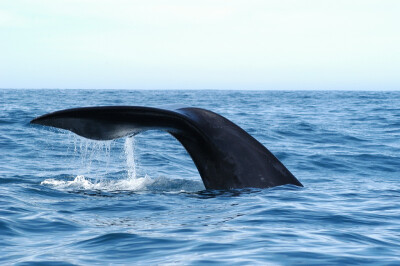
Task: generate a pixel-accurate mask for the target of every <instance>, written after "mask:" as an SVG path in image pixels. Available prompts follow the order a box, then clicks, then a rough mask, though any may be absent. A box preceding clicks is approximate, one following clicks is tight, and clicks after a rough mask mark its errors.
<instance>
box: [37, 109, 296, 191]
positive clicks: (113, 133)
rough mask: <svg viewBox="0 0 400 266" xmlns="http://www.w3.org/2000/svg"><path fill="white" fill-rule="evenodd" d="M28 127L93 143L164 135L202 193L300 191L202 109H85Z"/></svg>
mask: <svg viewBox="0 0 400 266" xmlns="http://www.w3.org/2000/svg"><path fill="white" fill-rule="evenodd" d="M31 123H32V124H39V125H44V126H51V127H56V128H61V129H66V130H69V131H72V132H74V133H76V134H78V135H80V136H83V137H85V138H89V139H94V140H111V139H116V138H122V137H126V136H132V135H135V134H138V133H140V132H143V131H146V130H152V129H157V130H163V131H166V132H168V133H170V134H171V135H172V136H174V137H175V138H176V139H177V140H178V141H179V142H180V143H181V144H182V145H183V146H184V147H185V149H186V150H187V152H188V153H189V155H190V156H191V157H192V159H193V161H194V163H195V165H196V167H197V169H198V171H199V173H200V176H201V178H202V180H203V183H204V186H205V187H206V188H207V189H236V188H247V187H253V188H268V187H275V186H280V185H285V184H293V185H296V186H303V185H302V184H301V183H300V182H299V181H298V180H297V179H296V177H294V176H293V174H292V173H291V172H290V171H289V170H288V169H287V168H286V167H285V166H284V165H283V164H282V163H281V162H280V161H279V160H278V159H277V158H276V157H275V156H274V155H273V154H272V153H271V152H270V151H269V150H268V149H267V148H266V147H264V146H263V145H262V144H261V143H260V142H258V141H257V140H256V139H255V138H253V137H252V136H250V135H249V134H248V133H247V132H246V131H244V130H243V129H241V128H240V127H239V126H237V125H236V124H234V123H232V122H231V121H229V120H228V119H226V118H225V117H223V116H221V115H218V114H216V113H214V112H211V111H209V110H205V109H201V108H191V107H190V108H179V109H176V110H167V109H160V108H152V107H141V106H102V107H84V108H75V109H67V110H62V111H57V112H54V113H49V114H46V115H43V116H40V117H37V118H35V119H33V120H32V121H31Z"/></svg>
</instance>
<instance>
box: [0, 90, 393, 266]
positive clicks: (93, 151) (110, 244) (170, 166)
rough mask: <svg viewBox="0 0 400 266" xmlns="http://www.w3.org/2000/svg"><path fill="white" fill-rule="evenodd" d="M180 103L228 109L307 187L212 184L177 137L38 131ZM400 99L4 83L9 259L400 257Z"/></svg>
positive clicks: (348, 260)
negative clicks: (75, 119) (99, 109)
mask: <svg viewBox="0 0 400 266" xmlns="http://www.w3.org/2000/svg"><path fill="white" fill-rule="evenodd" d="M60 99H62V101H60ZM170 104H180V105H186V106H197V107H203V108H206V109H210V110H213V111H216V112H217V113H221V114H222V115H224V116H226V117H227V118H229V119H230V120H232V121H233V122H235V123H237V124H238V125H240V126H241V127H243V128H244V129H245V130H246V131H248V132H249V133H250V134H252V135H253V136H255V137H256V138H257V139H258V140H259V141H260V142H261V143H263V144H264V145H265V146H267V147H268V148H269V149H270V150H271V151H272V152H273V153H274V154H275V155H276V156H277V157H278V158H279V159H280V160H281V161H282V162H283V163H284V164H285V165H286V166H287V167H288V168H289V169H290V170H291V172H293V174H294V175H295V176H296V177H297V178H298V179H299V180H300V181H301V182H302V183H303V184H304V185H305V187H304V188H298V187H294V186H282V187H276V188H272V189H263V190H262V189H242V190H232V191H207V190H205V189H204V186H203V184H202V182H201V179H200V177H199V175H198V173H197V170H196V168H195V166H194V164H193V162H192V161H191V159H190V158H189V156H188V155H187V153H186V151H185V150H184V149H183V148H182V146H181V145H180V144H179V142H178V141H176V140H175V139H174V138H173V137H171V136H169V135H168V134H166V133H164V132H157V131H155V132H154V131H153V132H145V133H142V134H139V135H136V136H135V137H134V138H133V137H131V138H126V139H119V140H115V141H105V142H98V141H90V140H86V139H83V138H81V137H78V136H76V135H74V134H72V133H67V132H65V131H61V130H54V129H48V128H44V127H39V126H31V125H29V121H30V120H31V119H33V118H34V117H36V116H38V115H42V114H44V113H47V112H51V111H55V110H59V109H65V108H71V107H79V106H99V105H144V106H160V105H170ZM399 106H400V92H256V91H253V92H245V91H243V92H241V91H232V92H229V91H226V92H225V91H102V90H94V91H84V90H79V91H78V90H40V91H37V90H18V91H12V90H0V108H1V113H0V130H1V132H0V147H1V153H0V163H1V164H0V264H21V265H23V264H37V263H41V264H42V265H43V264H44V265H46V264H48V265H55V264H62V265H65V264H88V265H91V264H142V265H148V264H185V265H186V264H192V265H199V264H209V263H212V264H218V265H221V264H226V265H235V264H236V265H242V264H250V265H254V264H268V265H271V264H282V265H288V264H296V265H297V264H305V265H310V264H318V265H325V264H340V265H342V264H362V265H365V264H372V265H376V264H383V265H397V264H399V263H400V260H399V257H400V201H399V199H400V185H399V178H400V175H399V169H400V157H399V154H400V142H399V139H400V138H399V137H400V107H399Z"/></svg>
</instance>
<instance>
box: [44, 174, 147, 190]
mask: <svg viewBox="0 0 400 266" xmlns="http://www.w3.org/2000/svg"><path fill="white" fill-rule="evenodd" d="M153 182H154V180H153V179H151V178H150V177H148V176H145V177H142V178H136V179H129V178H128V179H119V180H100V181H93V180H91V179H89V178H85V177H84V176H83V175H79V176H77V177H75V178H74V179H73V180H70V181H69V180H57V179H53V178H50V179H46V180H44V181H43V182H41V185H46V186H50V187H52V188H55V189H59V190H67V191H70V190H72V191H74V190H99V191H108V192H113V191H140V190H146V188H147V186H148V185H151V184H152V183H153Z"/></svg>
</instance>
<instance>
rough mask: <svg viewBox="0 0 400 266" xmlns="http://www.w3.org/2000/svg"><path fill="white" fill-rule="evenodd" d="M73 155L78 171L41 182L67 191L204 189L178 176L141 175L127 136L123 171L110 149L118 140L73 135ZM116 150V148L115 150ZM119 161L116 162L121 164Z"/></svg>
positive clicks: (123, 154)
mask: <svg viewBox="0 0 400 266" xmlns="http://www.w3.org/2000/svg"><path fill="white" fill-rule="evenodd" d="M73 143H74V149H73V152H74V157H76V159H77V160H78V161H77V162H76V163H77V164H73V165H74V169H72V170H71V171H72V172H76V171H79V172H78V173H76V174H72V176H69V177H65V176H64V177H63V178H62V179H59V178H49V179H45V180H44V181H42V182H41V185H45V186H48V187H51V188H54V189H58V190H64V191H71V192H74V191H81V190H92V191H104V192H119V191H146V190H150V191H170V192H173V191H176V192H181V191H199V190H203V189H204V185H203V183H202V182H199V181H192V180H185V179H176V178H168V177H163V176H161V177H157V178H151V177H150V176H148V175H147V174H145V175H144V176H142V177H140V176H139V174H138V172H137V169H138V167H137V163H136V159H135V139H134V138H133V137H128V138H126V139H125V141H124V144H123V149H116V150H117V151H120V157H122V158H121V159H124V160H125V163H126V165H125V169H124V171H121V170H120V169H118V168H115V167H112V170H111V171H110V170H109V167H110V164H111V166H113V163H110V162H112V160H111V159H112V157H113V156H111V153H112V151H111V149H112V146H113V144H114V143H116V142H115V141H93V140H88V139H84V138H81V137H74V138H73ZM113 152H115V150H114V151H113ZM119 162H120V161H117V162H115V164H116V165H119V164H118V163H119Z"/></svg>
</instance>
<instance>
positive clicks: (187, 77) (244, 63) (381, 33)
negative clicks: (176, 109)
mask: <svg viewBox="0 0 400 266" xmlns="http://www.w3.org/2000/svg"><path fill="white" fill-rule="evenodd" d="M399 14H400V1H397V0H374V1H372V0H334V1H333V0H276V1H275V0H273V1H270V0H261V1H252V0H243V1H242V0H229V1H228V0H202V1H187V0H186V1H177V0H169V1H166V0H165V1H164V0H159V1H155V0H146V1H135V0H35V1H30V0H0V36H1V39H0V88H87V89H95V88H99V89H254V90H262V89H269V90H273V89H290V90H295V89H301V90H304V89H336V90H340V89H352V90H353V89H354V90H357V89H360V90H380V89H385V90H393V89H396V90H399V89H400V74H399V73H400V71H399V70H400V15H399Z"/></svg>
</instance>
